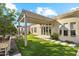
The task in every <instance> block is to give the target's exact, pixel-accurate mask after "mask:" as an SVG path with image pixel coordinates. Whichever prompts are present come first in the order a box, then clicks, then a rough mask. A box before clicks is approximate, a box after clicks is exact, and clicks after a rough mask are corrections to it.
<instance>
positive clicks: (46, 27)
mask: <svg viewBox="0 0 79 59" xmlns="http://www.w3.org/2000/svg"><path fill="white" fill-rule="evenodd" d="M46 34H47V35H48V27H46Z"/></svg>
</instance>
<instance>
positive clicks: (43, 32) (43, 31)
mask: <svg viewBox="0 0 79 59" xmlns="http://www.w3.org/2000/svg"><path fill="white" fill-rule="evenodd" d="M43 35H44V25H43Z"/></svg>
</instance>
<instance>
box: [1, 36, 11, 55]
mask: <svg viewBox="0 0 79 59" xmlns="http://www.w3.org/2000/svg"><path fill="white" fill-rule="evenodd" d="M1 40H2V41H1ZM9 50H10V36H6V37H5V39H2V38H0V55H5V56H6V55H7V53H8V51H9Z"/></svg>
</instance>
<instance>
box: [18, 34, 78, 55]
mask: <svg viewBox="0 0 79 59" xmlns="http://www.w3.org/2000/svg"><path fill="white" fill-rule="evenodd" d="M27 39H28V46H27V47H24V44H23V40H20V41H19V42H17V46H18V49H19V50H20V52H21V54H22V55H23V56H75V55H76V53H77V48H76V47H75V48H72V47H69V46H67V45H66V46H63V45H61V44H58V43H54V42H50V41H47V40H43V39H40V38H37V37H35V36H34V35H28V36H27Z"/></svg>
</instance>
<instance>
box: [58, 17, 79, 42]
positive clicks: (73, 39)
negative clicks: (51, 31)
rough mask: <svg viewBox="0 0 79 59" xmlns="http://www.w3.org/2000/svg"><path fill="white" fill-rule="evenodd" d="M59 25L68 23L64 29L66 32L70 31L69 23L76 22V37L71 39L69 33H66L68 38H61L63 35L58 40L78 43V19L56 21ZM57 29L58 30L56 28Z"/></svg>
mask: <svg viewBox="0 0 79 59" xmlns="http://www.w3.org/2000/svg"><path fill="white" fill-rule="evenodd" d="M57 21H58V22H59V23H60V24H63V23H68V26H67V27H66V28H67V29H68V30H70V22H76V27H75V29H76V36H75V37H72V36H71V35H70V32H68V36H63V34H62V35H61V36H60V40H63V41H65V40H68V41H73V42H75V43H79V18H76V17H73V18H65V19H59V20H57ZM58 29H59V28H58Z"/></svg>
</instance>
